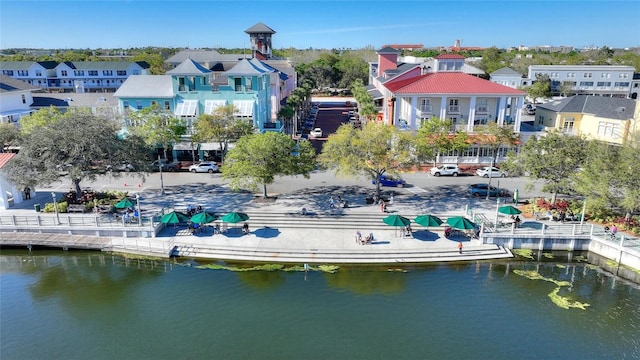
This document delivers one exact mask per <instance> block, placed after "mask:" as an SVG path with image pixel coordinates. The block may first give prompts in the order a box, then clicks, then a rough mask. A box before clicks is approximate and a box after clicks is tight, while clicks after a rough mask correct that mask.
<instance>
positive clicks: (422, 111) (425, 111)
mask: <svg viewBox="0 0 640 360" xmlns="http://www.w3.org/2000/svg"><path fill="white" fill-rule="evenodd" d="M418 112H419V115H420V116H427V115H431V114H433V112H432V110H431V105H427V106H420V108H418Z"/></svg>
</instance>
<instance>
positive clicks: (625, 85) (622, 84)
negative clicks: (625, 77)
mask: <svg viewBox="0 0 640 360" xmlns="http://www.w3.org/2000/svg"><path fill="white" fill-rule="evenodd" d="M615 87H629V83H628V82H617V83H616V84H615Z"/></svg>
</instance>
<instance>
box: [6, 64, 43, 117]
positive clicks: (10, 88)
mask: <svg viewBox="0 0 640 360" xmlns="http://www.w3.org/2000/svg"><path fill="white" fill-rule="evenodd" d="M37 90H40V88H38V87H37V86H33V85H30V84H27V83H26V82H24V81H21V80H16V79H14V78H12V77H9V76H6V75H0V123H11V124H15V125H16V126H18V123H19V121H20V118H22V117H24V116H29V115H30V114H31V113H32V112H34V111H35V110H33V109H32V108H31V105H32V104H33V92H34V91H37Z"/></svg>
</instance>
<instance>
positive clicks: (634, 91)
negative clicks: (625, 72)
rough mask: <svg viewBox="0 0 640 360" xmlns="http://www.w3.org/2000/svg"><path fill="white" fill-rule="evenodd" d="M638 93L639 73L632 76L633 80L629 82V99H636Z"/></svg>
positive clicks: (639, 88)
mask: <svg viewBox="0 0 640 360" xmlns="http://www.w3.org/2000/svg"><path fill="white" fill-rule="evenodd" d="M639 93H640V73H635V74H633V80H631V93H630V94H629V97H630V98H631V99H634V100H635V99H637V98H638V95H639Z"/></svg>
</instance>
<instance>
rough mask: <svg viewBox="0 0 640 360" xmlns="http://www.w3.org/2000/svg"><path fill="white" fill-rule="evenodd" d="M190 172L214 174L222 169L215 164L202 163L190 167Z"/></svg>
mask: <svg viewBox="0 0 640 360" xmlns="http://www.w3.org/2000/svg"><path fill="white" fill-rule="evenodd" d="M189 171H190V172H192V173H203V172H208V173H214V172H218V171H220V168H219V167H218V165H217V164H216V163H214V162H201V163H200V164H193V165H191V166H189Z"/></svg>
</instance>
